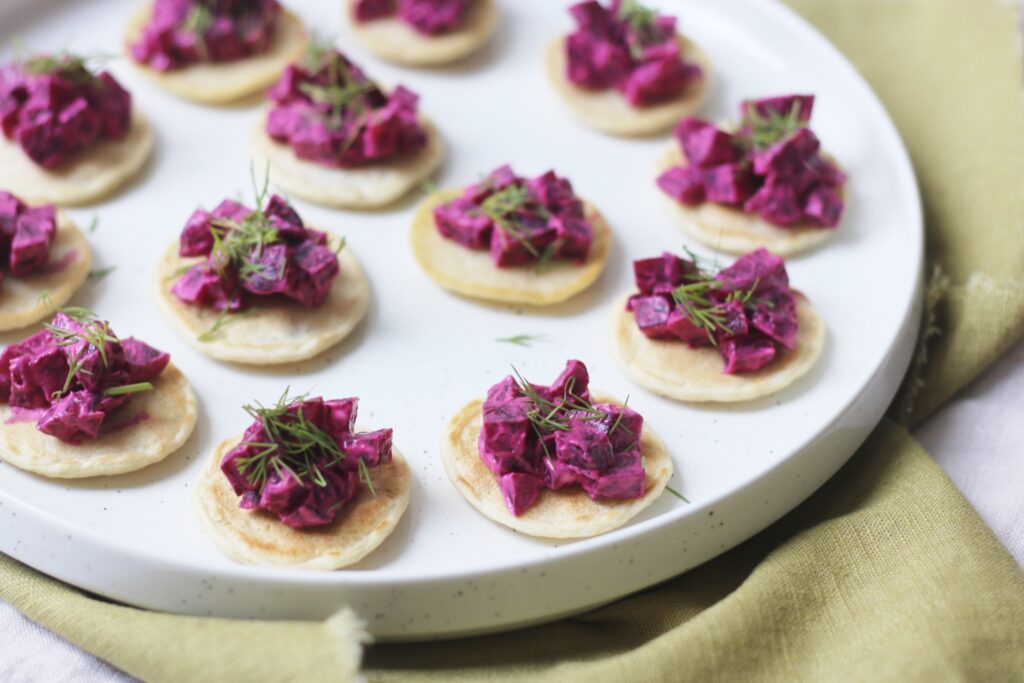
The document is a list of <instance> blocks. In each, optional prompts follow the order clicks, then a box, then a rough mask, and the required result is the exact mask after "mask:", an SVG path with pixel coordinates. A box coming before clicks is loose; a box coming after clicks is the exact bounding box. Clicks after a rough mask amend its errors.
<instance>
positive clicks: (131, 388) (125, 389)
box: [103, 382, 153, 396]
mask: <svg viewBox="0 0 1024 683" xmlns="http://www.w3.org/2000/svg"><path fill="white" fill-rule="evenodd" d="M152 390H153V385H152V384H151V383H150V382H136V383H135V384H122V385H121V386H119V387H109V388H107V389H104V390H103V395H104V396H124V395H126V394H138V393H141V392H143V391H152Z"/></svg>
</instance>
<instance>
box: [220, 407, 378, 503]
mask: <svg viewBox="0 0 1024 683" xmlns="http://www.w3.org/2000/svg"><path fill="white" fill-rule="evenodd" d="M288 392H289V388H286V389H285V390H284V393H283V394H281V397H280V398H278V400H277V403H276V404H275V405H273V406H269V407H267V406H264V405H262V404H260V403H259V402H256V403H253V404H246V405H245V406H244V409H245V412H247V413H248V414H249V415H250V416H251V417H252V418H253V419H254V420H256V421H258V422H260V424H261V425H262V427H263V431H264V433H265V434H266V435H267V439H268V440H267V441H246V442H244V444H245V445H248V446H253V447H255V448H257V449H259V450H258V451H257V452H256V453H254V454H253V455H249V456H244V457H240V458H238V459H237V460H236V462H237V463H238V465H237V466H238V471H239V473H241V474H242V476H244V477H245V478H246V480H247V481H248V482H249V483H250V484H251V485H252V486H253V487H255V488H256V490H257V491H262V490H263V487H264V486H265V485H266V483H267V477H268V476H269V474H270V471H271V470H273V471H274V472H277V474H278V476H284V473H285V472H287V473H288V474H290V475H291V476H292V478H293V479H295V481H296V482H298V483H299V484H300V485H302V484H304V482H305V481H306V480H309V481H310V482H312V483H313V485H315V486H326V485H327V480H326V478H325V477H324V474H323V472H324V470H325V469H326V468H329V467H332V466H334V465H337V464H340V463H342V462H343V461H344V460H345V457H346V456H345V453H344V451H342V450H341V447H340V446H339V445H338V443H337V442H336V441H335V440H334V439H333V438H332V437H331V435H330V434H328V433H327V432H325V431H324V430H322V429H320V427H319V426H317V425H316V424H315V423H313V422H310V421H309V420H308V419H307V418H306V415H305V414H304V412H303V408H302V403H303V401H305V399H306V395H305V394H303V395H301V396H296V397H289V396H288ZM358 466H359V479H360V481H362V482H363V483H364V484H366V487H367V488H368V489H369V490H370V492H371V493H372V494H373V495H376V491H374V488H373V482H372V481H371V479H370V472H369V468H368V467H367V466H366V463H365V462H364V461H363V459H362V458H360V459H359V463H358Z"/></svg>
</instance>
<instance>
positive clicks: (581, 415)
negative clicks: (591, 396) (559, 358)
mask: <svg viewBox="0 0 1024 683" xmlns="http://www.w3.org/2000/svg"><path fill="white" fill-rule="evenodd" d="M512 372H513V373H515V376H516V384H517V385H518V386H519V390H520V391H521V392H522V393H523V395H524V396H526V397H527V398H528V399H530V402H531V403H533V407H532V408H530V409H529V410H528V411H527V412H526V418H527V419H528V420H529V421H530V425H531V426H532V427H533V429H534V431H535V432H536V433H537V436H538V437H540V443H541V446H542V447H543V448H544V450H545V452H547V446H546V445H545V444H544V436H545V435H546V434H550V433H552V432H556V431H559V432H566V431H569V429H570V427H571V423H570V417H571V418H572V419H575V420H583V421H586V422H593V421H600V420H604V419H606V418H607V417H608V413H605V412H603V411H601V410H598V409H597V408H595V407H594V404H593V403H591V402H590V401H589V400H587V399H585V398H583V397H582V396H580V395H579V394H577V393H575V392H574V391H573V390H574V388H575V386H576V378H575V377H570V378H569V380H568V381H567V382H566V383H565V387H564V389H563V390H562V397H561V399H560V400H558V401H549V400H548V399H546V398H544V397H542V396H541V395H540V394H539V393H537V390H536V389H535V388H534V387H533V385H532V384H530V383H529V382H527V381H526V380H525V379H524V378H523V376H522V375H521V374H519V371H518V370H516V368H515V366H512ZM623 408H625V405H623ZM623 412H625V411H623ZM618 429H622V430H625V431H626V433H627V434H632V432H631V431H630V430H629V428H628V427H626V426H625V425H623V424H622V414H621V413H620V414H619V416H618V418H617V419H616V420H615V422H614V423H613V424H612V425H611V427H610V428H609V429H608V433H609V434H612V433H613V432H615V431H616V430H618ZM548 455H550V454H548Z"/></svg>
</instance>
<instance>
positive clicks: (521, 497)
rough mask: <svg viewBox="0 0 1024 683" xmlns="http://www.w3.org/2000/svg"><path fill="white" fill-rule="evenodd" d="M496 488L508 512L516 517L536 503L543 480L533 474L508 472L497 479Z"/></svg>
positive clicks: (542, 488) (542, 487)
mask: <svg viewBox="0 0 1024 683" xmlns="http://www.w3.org/2000/svg"><path fill="white" fill-rule="evenodd" d="M498 488H500V489H501V495H502V496H503V497H504V498H505V506H506V507H507V508H508V510H509V512H511V513H512V514H513V515H515V516H516V517H518V516H519V515H521V514H523V513H524V512H526V511H527V510H528V509H529V508H530V506H531V505H533V504H534V502H536V500H537V498H538V497H539V496H540V492H541V491H542V490H544V480H543V479H542V478H541V477H539V476H537V475H535V474H527V473H525V472H508V473H506V474H502V475H501V476H500V477H498Z"/></svg>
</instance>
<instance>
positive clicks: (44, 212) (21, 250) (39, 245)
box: [10, 205, 57, 276]
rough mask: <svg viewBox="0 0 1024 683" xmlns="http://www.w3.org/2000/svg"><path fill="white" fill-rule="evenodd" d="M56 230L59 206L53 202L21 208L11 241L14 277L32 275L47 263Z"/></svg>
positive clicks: (11, 263) (11, 264)
mask: <svg viewBox="0 0 1024 683" xmlns="http://www.w3.org/2000/svg"><path fill="white" fill-rule="evenodd" d="M56 232H57V222H56V209H55V208H54V207H53V206H52V205H47V206H38V207H32V208H26V209H25V210H24V211H22V213H21V215H20V216H19V217H18V220H17V223H16V225H15V232H14V238H13V239H12V240H11V255H10V266H11V272H12V273H13V274H14V275H15V276H25V275H31V274H32V273H34V272H35V271H37V270H39V269H40V268H42V267H43V266H45V265H46V263H47V262H48V261H49V260H50V247H51V245H52V244H53V239H54V235H55V234H56Z"/></svg>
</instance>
